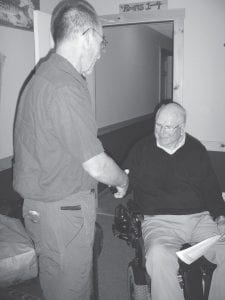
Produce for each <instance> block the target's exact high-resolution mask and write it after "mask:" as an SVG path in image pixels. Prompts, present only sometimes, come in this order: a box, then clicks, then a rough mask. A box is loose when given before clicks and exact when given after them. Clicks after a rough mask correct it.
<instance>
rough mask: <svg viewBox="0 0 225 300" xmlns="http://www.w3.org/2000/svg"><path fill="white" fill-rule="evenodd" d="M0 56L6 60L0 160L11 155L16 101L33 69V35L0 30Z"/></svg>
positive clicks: (1, 115)
mask: <svg viewBox="0 0 225 300" xmlns="http://www.w3.org/2000/svg"><path fill="white" fill-rule="evenodd" d="M0 52H1V53H2V54H4V55H5V56H6V60H5V63H4V68H3V74H2V87H1V101H0V159H1V158H5V157H7V156H10V155H12V153H13V146H12V132H13V122H14V112H15V107H16V103H17V98H18V94H19V91H20V89H21V86H22V85H23V82H24V80H25V79H26V77H27V76H28V74H29V73H30V71H31V70H32V68H33V67H34V43H33V32H30V31H25V30H21V29H14V28H9V27H4V26H0Z"/></svg>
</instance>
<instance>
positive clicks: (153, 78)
mask: <svg viewBox="0 0 225 300" xmlns="http://www.w3.org/2000/svg"><path fill="white" fill-rule="evenodd" d="M104 34H105V36H106V40H107V41H108V44H109V46H108V47H107V50H106V53H105V54H104V53H103V54H102V57H101V59H100V60H99V61H98V62H97V64H96V120H97V123H98V127H99V128H102V127H105V126H109V125H112V124H116V123H120V122H124V121H127V120H130V119H134V118H137V117H140V116H143V115H147V114H150V113H152V112H153V111H154V108H155V105H156V104H157V103H158V102H159V89H160V87H159V68H160V49H161V48H166V49H168V50H172V48H173V41H172V40H171V39H169V38H167V37H166V36H164V35H162V34H160V33H158V32H156V31H155V30H153V29H151V28H150V27H148V26H146V25H142V24H139V25H127V26H113V27H106V28H105V30H104ZM118 41H119V42H118Z"/></svg>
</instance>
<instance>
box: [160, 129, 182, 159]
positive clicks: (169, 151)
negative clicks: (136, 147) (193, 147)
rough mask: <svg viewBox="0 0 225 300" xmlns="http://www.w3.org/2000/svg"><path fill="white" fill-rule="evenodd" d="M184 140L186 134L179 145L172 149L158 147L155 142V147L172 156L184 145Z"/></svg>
mask: <svg viewBox="0 0 225 300" xmlns="http://www.w3.org/2000/svg"><path fill="white" fill-rule="evenodd" d="M185 139H186V134H185V135H184V137H183V139H182V140H181V141H180V142H179V144H178V145H177V146H176V148H174V149H168V148H166V147H163V146H161V145H159V143H158V141H156V145H157V147H158V148H161V149H163V150H164V151H166V152H167V153H168V154H170V155H172V154H174V153H175V152H176V151H177V150H178V149H180V148H181V147H182V146H183V145H184V143H185Z"/></svg>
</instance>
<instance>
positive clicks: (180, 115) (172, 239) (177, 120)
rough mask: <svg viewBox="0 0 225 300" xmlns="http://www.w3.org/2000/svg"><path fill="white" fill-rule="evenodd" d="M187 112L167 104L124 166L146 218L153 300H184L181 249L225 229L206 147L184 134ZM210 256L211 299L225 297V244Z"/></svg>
mask: <svg viewBox="0 0 225 300" xmlns="http://www.w3.org/2000/svg"><path fill="white" fill-rule="evenodd" d="M185 123H186V112H185V109H184V108H183V107H182V106H181V105H179V104H178V103H175V102H172V103H169V104H166V105H165V104H163V105H162V106H161V107H160V108H159V109H158V111H157V113H156V117H155V130H154V135H152V136H148V137H145V138H144V139H142V140H140V141H139V142H138V143H137V144H136V145H135V146H134V147H133V149H132V150H131V152H130V154H129V155H128V158H127V159H126V161H125V163H124V167H125V168H127V169H129V170H130V173H129V177H130V188H132V189H133V191H134V199H135V201H137V202H138V205H139V209H140V212H141V213H142V214H143V215H144V220H143V222H142V234H143V239H144V246H145V253H146V269H147V272H148V274H149V276H150V277H151V294H152V300H182V299H184V296H183V292H182V290H181V289H180V286H179V283H178V280H177V272H178V268H179V266H178V258H177V256H176V251H178V250H179V249H180V247H181V246H182V244H184V243H190V244H191V245H193V244H195V243H198V242H200V241H202V240H204V239H206V238H208V237H211V236H213V235H216V234H218V233H222V232H224V231H225V225H224V223H225V221H224V220H225V219H224V217H223V216H225V203H224V201H223V198H222V192H221V190H220V186H219V183H218V180H217V177H216V175H215V173H214V171H213V169H212V166H211V164H210V160H209V158H208V155H207V151H206V149H205V147H204V146H203V145H202V144H201V143H200V142H199V141H198V140H197V139H195V138H194V137H192V136H191V135H189V134H187V133H186V132H185ZM205 257H206V258H207V259H208V260H209V261H211V262H213V263H215V264H217V268H216V269H215V271H214V273H213V278H212V283H211V288H210V293H209V299H210V300H224V297H225V283H224V279H225V242H224V241H219V242H218V243H217V244H216V245H214V246H212V247H211V248H210V249H209V250H208V251H207V253H206V254H205Z"/></svg>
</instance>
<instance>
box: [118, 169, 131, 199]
mask: <svg viewBox="0 0 225 300" xmlns="http://www.w3.org/2000/svg"><path fill="white" fill-rule="evenodd" d="M124 172H125V174H126V182H125V183H124V184H123V185H122V186H116V189H117V192H116V193H115V194H114V197H115V198H117V199H120V198H123V197H124V196H125V195H126V192H127V189H128V186H129V178H128V176H127V175H128V174H129V170H128V169H126V170H124Z"/></svg>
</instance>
